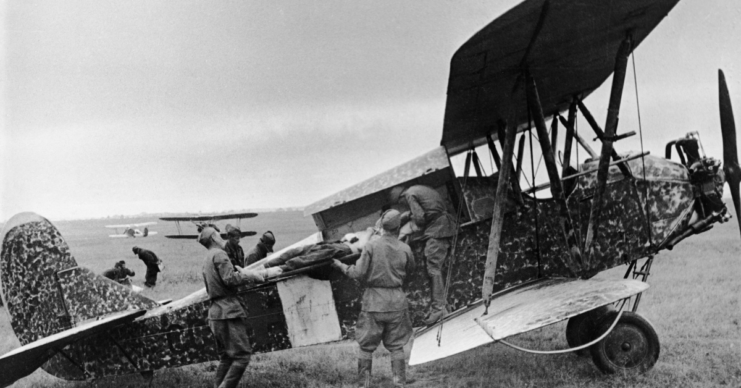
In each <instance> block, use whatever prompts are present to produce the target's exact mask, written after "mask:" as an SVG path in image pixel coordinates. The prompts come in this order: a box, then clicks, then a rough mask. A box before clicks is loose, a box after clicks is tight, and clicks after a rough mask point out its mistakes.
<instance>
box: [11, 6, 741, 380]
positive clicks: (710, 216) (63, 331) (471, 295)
mask: <svg viewBox="0 0 741 388" xmlns="http://www.w3.org/2000/svg"><path fill="white" fill-rule="evenodd" d="M677 3H678V0H620V1H610V2H602V1H587V2H584V1H574V0H526V1H524V2H522V3H520V4H519V5H517V6H516V7H514V8H513V9H511V10H510V11H508V12H506V13H505V14H503V15H502V16H501V17H499V18H497V19H496V20H494V21H493V22H492V23H490V24H489V25H487V26H486V27H484V28H483V29H482V30H480V31H479V32H478V33H476V34H475V35H474V36H473V37H472V38H471V39H470V40H469V41H467V42H466V43H465V44H464V45H463V46H462V47H461V48H460V49H459V50H458V51H457V52H456V53H455V55H454V56H453V59H452V61H451V71H450V81H449V86H448V100H447V105H446V111H445V121H444V127H443V136H442V141H441V146H440V147H438V148H436V149H434V150H431V151H429V152H427V153H425V154H423V155H421V156H419V157H417V158H414V159H412V160H410V161H409V162H407V163H404V164H402V165H400V166H397V167H395V168H393V169H391V170H389V171H386V172H384V173H381V174H379V175H377V176H375V177H372V178H370V179H368V180H366V181H363V182H361V183H359V184H357V185H355V186H352V187H350V188H348V189H345V190H343V191H341V192H338V193H336V194H334V195H331V196H329V197H327V198H325V199H322V200H320V201H317V202H315V203H313V204H311V205H310V206H308V207H306V209H305V215H311V216H312V217H313V219H314V221H315V223H316V225H317V228H318V229H319V232H318V233H316V234H314V235H312V236H309V237H308V238H307V239H305V240H303V241H300V242H298V243H296V244H294V247H299V246H304V245H307V244H316V243H318V242H321V241H335V240H338V239H339V238H340V237H341V236H343V235H344V234H346V233H350V232H356V231H361V230H365V229H366V228H367V227H369V226H373V225H374V223H375V221H376V220H377V219H378V217H379V216H380V215H381V212H382V211H383V210H384V209H387V208H389V207H394V206H396V205H395V204H393V203H392V202H391V200H390V198H389V195H388V194H389V192H390V191H391V190H392V189H393V188H394V187H397V186H399V185H412V184H423V185H427V186H430V187H433V188H435V189H436V190H438V192H440V193H441V195H442V196H443V197H444V198H445V199H446V201H447V203H448V207H449V211H450V212H451V214H455V215H456V218H457V219H458V221H459V222H458V223H459V232H458V234H457V236H456V237H454V243H453V244H452V255H451V256H452V257H451V258H450V261H449V262H448V263H447V267H445V268H444V271H445V273H446V277H447V279H446V296H447V301H448V303H449V305H450V306H451V307H452V309H453V310H454V312H453V313H452V314H450V315H449V316H448V317H446V318H445V319H444V320H443V321H441V322H440V323H438V324H436V325H434V326H432V327H427V328H423V329H421V330H419V331H418V332H417V334H416V337H415V341H414V345H413V349H412V355H411V359H410V363H411V364H419V363H424V362H430V361H434V360H437V359H440V358H443V357H447V356H450V355H453V354H457V353H460V352H463V351H466V350H469V349H472V348H475V347H477V346H481V345H484V344H488V343H494V342H500V343H503V344H508V342H507V341H506V339H507V338H508V337H510V336H513V335H515V334H518V333H524V332H528V331H531V330H534V329H537V328H540V327H544V326H546V325H550V324H553V323H556V322H560V321H565V320H568V324H567V326H566V339H567V342H568V344H569V346H570V349H565V350H580V349H581V350H585V349H589V353H590V354H591V356H592V359H593V360H594V362H595V364H596V365H597V367H598V368H599V369H600V370H602V371H603V372H605V373H616V372H621V373H622V372H624V373H637V372H645V371H647V370H649V369H651V368H652V367H653V365H654V363H655V362H656V361H657V359H658V356H659V353H660V342H659V338H658V336H657V334H656V332H655V331H654V329H653V328H652V327H651V324H650V323H649V322H648V321H647V320H646V319H644V318H642V317H641V316H640V315H639V314H638V313H637V312H636V311H637V308H638V306H639V303H640V299H641V298H640V297H641V293H642V292H644V291H645V290H646V289H647V288H648V284H647V283H646V280H647V278H648V276H649V274H650V271H651V265H652V262H653V260H654V257H655V256H656V255H657V254H659V253H660V252H661V251H662V250H665V249H673V248H674V247H675V246H677V244H679V243H680V242H681V241H682V240H684V239H686V238H688V237H690V236H691V235H693V234H697V233H703V232H706V231H708V230H710V229H711V228H712V227H713V225H714V224H715V223H719V222H725V221H727V220H728V219H729V217H730V215H729V211H728V209H727V207H726V205H725V203H724V202H723V201H722V195H723V187H724V185H725V183H726V181H727V182H728V183H729V184H730V188H731V195H732V198H733V202H734V205H735V206H736V215H737V216H738V215H739V191H738V188H739V187H738V186H739V181H741V176H740V175H741V169H739V165H738V160H737V151H736V135H735V124H734V122H733V114H732V109H731V105H730V98H729V94H728V90H727V87H726V84H725V80H724V77H723V75H722V73H719V83H720V87H719V89H720V92H719V94H720V112H721V134H722V136H723V144H724V156H723V162H722V163H721V162H720V161H718V160H716V159H713V158H711V157H709V156H706V155H704V153H703V151H702V147H701V146H700V142H699V139H698V136H697V135H695V134H690V135H688V136H686V137H682V138H680V139H675V140H671V141H670V142H668V144H667V148H666V154H665V156H666V157H665V158H661V157H657V156H654V155H650V154H648V153H647V152H644V151H643V150H641V152H638V153H619V152H618V151H617V147H614V146H613V145H614V143H616V142H618V141H620V140H621V139H624V138H626V137H627V136H630V135H631V134H632V132H629V131H624V130H621V131H620V132H618V114H619V112H620V102H621V95H622V90H623V83H624V81H625V77H626V67H627V64H628V58H629V56H630V54H631V53H632V52H633V50H635V49H636V47H638V46H639V44H640V43H641V42H642V41H643V40H644V39H645V38H646V37H647V36H648V34H649V33H650V32H651V31H652V30H653V29H654V28H655V27H656V26H657V25H658V24H659V22H660V21H661V20H662V19H663V18H664V17H665V16H666V15H667V14H668V13H669V12H670V11H671V10H672V9H673V8H674V6H675V5H676V4H677ZM611 75H612V89H611V93H610V102H609V109H608V111H607V115H606V119H605V125H604V127H600V125H599V124H598V123H597V121H596V118H595V117H594V115H593V114H592V113H591V112H590V111H589V110H588V109H587V106H586V105H585V102H584V100H585V98H586V97H587V96H588V95H590V94H591V93H592V92H593V91H594V90H595V89H596V88H597V87H599V86H600V85H601V84H602V83H604V82H605V81H606V80H607V79H608V78H609V77H610V76H611ZM547 120H551V124H550V131H549V127H548V125H547ZM578 120H581V121H586V123H587V126H586V127H587V128H588V129H587V132H590V133H593V134H594V135H595V136H596V137H597V138H598V139H599V140H600V142H601V149H600V152H599V153H598V152H595V151H593V150H591V148H590V147H589V146H588V143H587V142H586V141H585V140H584V139H585V138H586V137H587V135H586V134H585V133H584V132H585V130H584V129H583V128H580V127H579V126H578V125H577V123H578ZM561 126H562V127H563V128H564V129H565V136H564V139H563V144H564V148H563V150H562V154H561V155H562V157H561V165H560V166H559V164H558V162H557V160H556V157H555V155H557V154H558V153H557V151H556V150H555V149H554V148H555V145H556V144H559V143H558V142H557V141H556V140H557V133H558V131H559V128H560V127H561ZM580 129H581V130H580ZM638 129H639V130H640V128H638ZM518 137H519V139H518ZM526 142H529V143H530V145H529V147H528V148H530V152H529V154H530V155H529V156H530V163H529V166H530V167H531V168H530V170H531V171H530V179H529V180H528V179H525V178H526V177H527V171H526V170H525V168H523V166H527V164H524V163H523V161H524V160H526V159H527V154H526V153H525V143H526ZM482 147H483V148H485V149H487V150H488V152H489V153H490V155H491V158H492V159H493V160H494V161H495V162H496V165H497V172H495V173H493V174H490V175H486V174H484V173H483V171H482V169H481V166H480V165H479V162H478V161H479V160H480V159H479V157H478V151H477V149H478V150H480V149H481V148H482ZM497 147H499V148H497ZM580 147H581V148H580ZM580 149H582V150H583V151H582V154H581V155H582V156H583V155H584V154H583V153H584V152H586V153H587V154H588V155H589V157H588V158H586V159H584V160H581V159H580V152H579V150H580ZM533 150H540V154H541V156H542V159H543V162H544V164H545V167H546V171H547V175H548V181H547V182H545V183H542V184H536V180H535V178H536V174H535V172H534V170H535V162H534V160H535V157H536V156H535V155H534V151H533ZM672 151H675V152H676V155H677V157H678V158H679V160H671V152H672ZM458 155H460V156H463V155H465V160H466V163H465V165H464V169H463V174H460V176H459V174H458V173H456V171H454V169H453V165H454V164H453V163H452V162H451V158H452V157H456V156H458ZM472 169H473V170H474V171H475V172H476V174H475V175H476V176H469V175H471V170H472ZM559 170H560V171H559ZM528 182H529V184H530V187H529V188H527V187H525V186H527V184H528ZM545 189H548V190H549V191H550V196H544V195H542V193H541V194H540V197H539V194H538V193H539V192H541V191H542V190H545ZM196 221H206V220H196ZM289 248H290V247H289ZM412 248H413V250H414V252H415V256H416V257H417V258H418V259H420V260H419V263H420V264H421V267H422V268H418V269H417V271H416V272H415V273H414V274H412V275H411V278H410V279H409V284H408V286H407V289H406V291H407V297H408V300H409V306H410V307H409V308H410V315H411V316H412V320H413V323H414V324H415V326H421V322H422V321H423V318H424V313H425V310H426V306H427V304H428V303H429V301H430V298H429V286H428V280H427V279H426V277H425V276H424V275H423V274H424V273H425V270H424V264H423V263H424V261H423V260H421V257H422V256H421V254H422V252H421V247H419V246H416V245H412ZM280 254H281V252H276V253H274V254H273V255H271V256H269V257H267V258H265V259H263V260H262V261H261V262H258V263H255V264H253V265H261V264H264V263H266V262H269V261H270V260H272V259H273V258H274V257H276V256H277V255H280ZM327 264H328V263H321V262H319V263H314V264H312V265H310V266H308V267H306V268H301V269H297V270H294V271H289V272H285V273H283V274H281V275H280V276H278V277H276V278H272V279H270V280H268V281H267V282H265V283H262V284H259V285H255V286H251V287H247V288H244V289H242V290H241V291H240V294H239V295H240V297H241V298H242V300H243V301H244V303H245V304H246V305H247V306H248V308H249V312H250V317H249V318H248V326H249V336H250V340H251V341H252V344H253V349H254V351H255V352H269V351H275V350H283V349H290V348H296V347H302V346H310V345H314V344H320V343H327V342H332V341H337V340H341V339H347V338H352V337H353V333H354V326H355V322H356V319H357V316H358V313H359V311H360V297H361V295H362V286H361V285H360V284H358V283H357V282H355V281H353V280H350V279H347V278H346V277H344V276H342V275H341V274H339V273H338V272H337V271H336V270H334V269H332V268H331V267H330V266H328V265H327ZM618 266H626V267H627V269H626V272H625V276H624V278H623V279H596V278H593V276H594V275H595V274H597V273H599V272H601V271H604V270H607V269H610V268H615V267H618ZM50 274H51V275H50ZM0 280H1V281H2V297H3V301H4V302H5V304H6V306H7V309H8V311H9V313H10V316H11V326H12V327H13V330H14V331H15V333H16V335H17V337H18V338H19V340H20V342H21V344H22V347H20V348H19V349H16V350H14V351H12V352H10V353H8V354H6V355H4V356H2V357H0V369H1V370H3V374H2V375H0V385H2V386H5V385H8V384H10V383H12V382H14V381H16V380H17V379H19V378H22V377H23V376H26V375H27V374H29V373H31V372H32V371H33V370H35V369H36V368H38V367H41V368H43V369H44V370H45V371H47V372H48V373H50V374H52V375H54V376H58V377H60V378H64V379H68V380H82V379H91V378H99V377H103V376H108V375H120V374H131V373H142V374H144V375H147V374H151V373H152V371H154V370H157V369H161V368H169V367H178V366H182V365H187V364H193V363H200V362H205V361H210V360H215V359H217V355H216V350H215V347H214V341H213V338H212V335H211V331H210V330H209V327H208V322H207V320H206V311H207V309H208V306H209V301H208V299H207V294H206V292H205V290H200V291H198V292H195V293H193V294H191V295H188V296H186V297H184V298H182V299H180V300H177V301H174V302H171V303H169V304H167V305H163V304H160V303H158V302H155V301H153V300H151V299H148V298H146V297H144V296H142V295H138V294H134V293H132V292H131V291H130V290H129V289H127V288H125V287H123V286H121V285H118V284H115V283H113V282H110V281H107V280H105V279H102V278H101V277H99V276H96V275H95V274H93V273H92V272H90V271H89V270H87V269H85V268H81V267H79V266H78V265H77V263H76V261H75V260H74V258H73V257H72V255H71V253H70V251H69V247H68V246H67V244H66V243H65V242H64V239H63V238H62V236H61V235H60V233H59V232H58V230H57V229H56V228H55V227H54V226H53V225H52V224H51V223H50V222H49V221H47V220H46V219H44V218H42V217H40V216H38V215H35V214H30V213H23V214H19V215H17V216H15V217H13V218H12V219H11V220H9V221H8V222H7V223H6V225H5V227H4V230H3V232H2V252H1V253H0ZM512 346H515V345H512Z"/></svg>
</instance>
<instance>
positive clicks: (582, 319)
mask: <svg viewBox="0 0 741 388" xmlns="http://www.w3.org/2000/svg"><path fill="white" fill-rule="evenodd" d="M614 311H616V310H615V307H614V306H612V305H607V306H602V307H597V308H596V309H594V310H591V311H587V312H585V313H582V314H579V315H577V316H575V317H571V318H570V319H569V322H568V323H567V324H566V342H568V344H569V347H570V348H575V347H577V346H581V345H584V344H586V343H589V342H591V341H593V340H594V339H596V338H597V337H598V336H597V335H595V334H594V332H595V329H596V326H597V323H599V322H600V320H601V318H602V317H603V316H605V315H606V314H608V313H611V312H614ZM576 354H577V355H579V356H581V357H586V356H588V355H589V349H582V350H577V351H576Z"/></svg>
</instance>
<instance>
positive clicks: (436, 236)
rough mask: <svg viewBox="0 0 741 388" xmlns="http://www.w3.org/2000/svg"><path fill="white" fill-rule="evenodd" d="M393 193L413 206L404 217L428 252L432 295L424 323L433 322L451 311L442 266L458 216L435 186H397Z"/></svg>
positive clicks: (402, 202)
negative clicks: (446, 203)
mask: <svg viewBox="0 0 741 388" xmlns="http://www.w3.org/2000/svg"><path fill="white" fill-rule="evenodd" d="M389 197H390V198H389V199H390V200H391V202H392V203H399V204H400V205H402V206H404V207H408V208H409V211H408V212H404V214H403V215H402V219H403V220H406V219H411V222H410V223H409V224H410V226H411V229H412V231H413V232H414V233H415V235H417V236H419V237H418V238H417V239H416V240H417V241H421V242H424V244H425V247H424V256H425V262H426V265H427V275H428V276H429V279H430V288H431V289H432V293H431V294H432V295H431V296H432V297H431V300H430V309H429V311H428V314H427V317H426V318H425V321H424V323H425V324H426V325H432V324H433V323H435V322H437V321H439V320H440V319H442V318H443V317H444V316H445V315H446V314H447V313H448V307H447V305H448V304H447V301H446V300H445V282H444V281H443V274H442V267H443V265H444V264H445V262H446V261H447V260H448V257H449V256H450V248H451V240H452V237H453V236H455V234H456V231H457V227H456V223H455V219H454V218H453V216H451V215H450V213H448V210H447V207H446V205H445V201H443V199H442V197H441V196H440V194H439V193H438V192H437V191H436V190H435V189H433V188H431V187H428V186H422V185H414V186H411V187H409V188H405V187H403V186H396V187H394V188H393V189H391V192H390V196H389Z"/></svg>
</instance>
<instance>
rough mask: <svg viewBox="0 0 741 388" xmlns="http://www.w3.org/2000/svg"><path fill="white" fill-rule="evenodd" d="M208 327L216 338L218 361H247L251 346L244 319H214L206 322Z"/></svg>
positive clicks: (250, 353) (250, 354)
mask: <svg viewBox="0 0 741 388" xmlns="http://www.w3.org/2000/svg"><path fill="white" fill-rule="evenodd" d="M208 325H209V327H211V332H212V333H213V334H214V337H215V338H216V351H217V352H218V354H219V359H221V360H247V361H249V359H250V357H251V356H252V346H251V345H250V338H249V337H248V336H247V324H246V323H245V321H244V318H232V319H214V320H210V321H208Z"/></svg>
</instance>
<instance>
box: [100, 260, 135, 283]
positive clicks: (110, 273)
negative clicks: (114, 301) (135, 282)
mask: <svg viewBox="0 0 741 388" xmlns="http://www.w3.org/2000/svg"><path fill="white" fill-rule="evenodd" d="M134 275H135V274H134V271H132V270H130V269H128V268H126V262H125V261H123V260H121V261H119V262H117V263H116V264H115V265H114V266H113V268H111V269H107V270H105V271H103V276H105V277H106V278H108V279H111V280H113V281H114V282H116V283H118V284H123V285H127V286H128V285H131V279H130V278H129V276H134Z"/></svg>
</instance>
